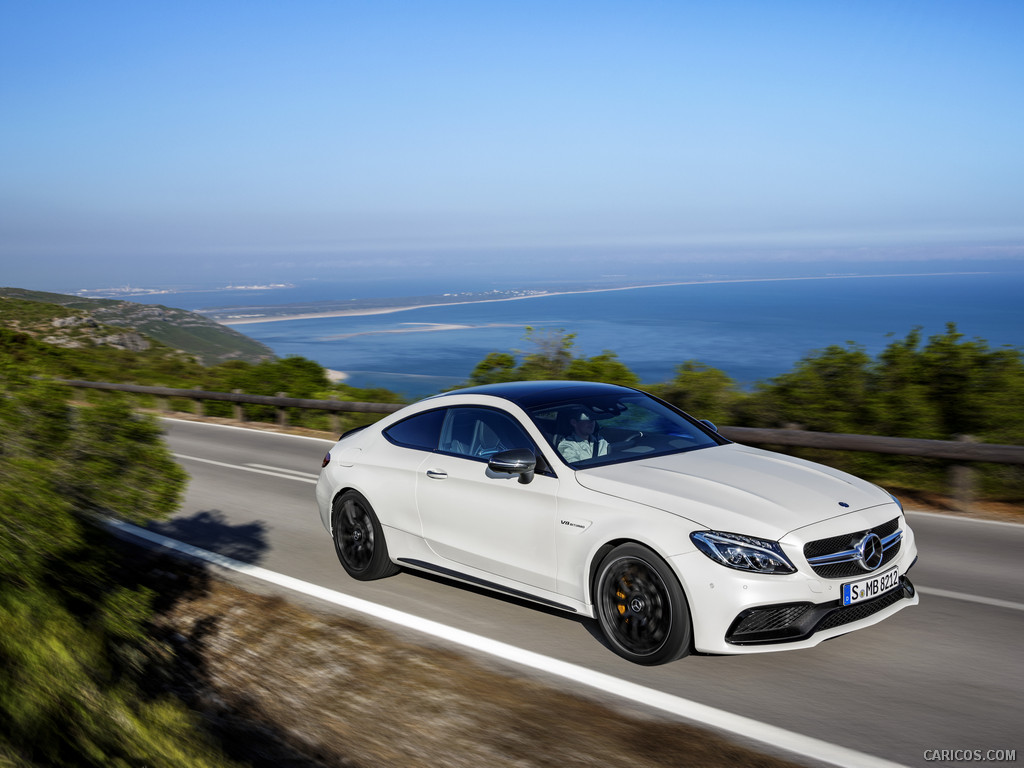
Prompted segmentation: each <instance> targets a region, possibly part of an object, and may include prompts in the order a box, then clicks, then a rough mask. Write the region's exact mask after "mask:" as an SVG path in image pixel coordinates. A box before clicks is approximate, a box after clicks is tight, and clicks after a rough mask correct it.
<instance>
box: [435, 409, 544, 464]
mask: <svg viewBox="0 0 1024 768" xmlns="http://www.w3.org/2000/svg"><path fill="white" fill-rule="evenodd" d="M512 448H526V449H528V450H531V451H532V450H535V449H534V445H533V441H532V440H531V439H530V437H529V435H527V434H526V431H525V430H524V429H523V428H522V427H521V426H520V425H519V423H518V422H516V420H515V419H513V418H512V417H511V416H509V415H507V414H504V413H502V412H501V411H495V410H492V409H490V408H450V409H449V410H448V418H447V419H446V420H445V423H444V429H443V430H442V431H441V444H440V450H441V451H443V452H445V453H451V454H455V455H456V456H464V457H465V458H469V459H489V458H490V457H491V456H493V455H494V454H496V453H500V452H501V451H507V450H510V449H512Z"/></svg>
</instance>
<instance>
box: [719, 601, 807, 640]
mask: <svg viewBox="0 0 1024 768" xmlns="http://www.w3.org/2000/svg"><path fill="white" fill-rule="evenodd" d="M809 610H811V604H810V603H797V604H795V605H784V606H779V607H772V608H764V609H761V608H755V609H753V610H751V611H749V612H747V615H746V616H745V617H743V618H742V619H740V621H739V623H738V624H737V625H736V628H735V629H734V630H733V631H732V634H733V635H753V634H758V633H761V632H777V631H779V630H780V629H786V628H788V627H789V626H790V625H792V624H794V623H795V622H796V621H797V620H798V619H799V618H800V617H801V616H803V615H804V614H805V613H807V612H808V611H809Z"/></svg>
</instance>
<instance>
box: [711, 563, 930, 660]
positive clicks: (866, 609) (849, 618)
mask: <svg viewBox="0 0 1024 768" xmlns="http://www.w3.org/2000/svg"><path fill="white" fill-rule="evenodd" d="M913 595H914V587H913V585H912V584H911V583H910V580H909V579H907V578H906V577H903V578H901V579H900V586H899V587H897V588H896V589H893V590H891V591H889V592H886V593H885V594H884V595H879V596H878V597H876V598H874V599H872V600H866V601H864V602H862V603H855V604H854V605H848V606H844V605H842V603H841V602H840V601H838V600H836V601H833V602H830V603H821V604H818V605H815V604H812V603H782V604H779V605H765V606H762V607H760V608H748V609H747V610H745V611H742V612H741V613H740V614H739V615H738V616H737V617H736V618H735V619H734V620H733V622H732V625H731V626H730V627H729V631H728V632H726V633H725V640H726V642H728V643H731V644H732V645H767V644H770V643H786V642H795V641H798V640H806V639H807V638H808V637H810V636H811V635H813V634H814V633H815V632H821V631H823V630H826V629H835V628H836V627H841V626H843V625H844V624H852V623H853V622H855V621H860V620H861V619H866V618H868V617H869V616H873V615H874V614H876V613H878V612H879V611H881V610H884V609H886V608H888V607H889V606H891V605H895V604H896V603H898V602H899V601H900V600H903V599H905V598H909V597H913Z"/></svg>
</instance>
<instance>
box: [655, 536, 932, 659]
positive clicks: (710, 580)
mask: <svg viewBox="0 0 1024 768" xmlns="http://www.w3.org/2000/svg"><path fill="white" fill-rule="evenodd" d="M904 544H905V546H904V547H903V548H902V551H901V552H900V553H899V556H898V557H896V558H895V559H894V560H893V561H892V562H891V563H889V564H888V565H889V566H892V565H895V566H898V567H899V575H900V583H899V586H898V587H896V588H895V589H893V590H891V591H889V592H886V593H884V594H882V595H880V596H879V597H876V598H873V599H871V600H864V601H863V602H858V603H855V604H854V605H850V606H843V605H842V600H841V596H840V595H841V588H842V583H843V580H842V579H821V578H819V577H818V576H817V575H816V574H813V573H806V572H804V571H802V570H801V571H798V572H797V573H794V574H790V575H786V576H773V575H762V574H748V573H743V572H740V571H733V570H731V569H728V568H724V567H722V566H721V565H719V564H717V563H715V562H713V561H712V560H710V559H709V558H707V557H705V556H704V555H703V554H701V553H699V552H693V553H690V554H686V555H680V556H679V557H676V558H671V560H673V563H672V565H673V567H674V568H675V569H676V573H678V574H681V575H684V577H683V579H682V582H683V590H684V591H685V593H686V598H687V600H688V601H689V603H690V613H691V618H692V620H693V640H694V648H695V649H696V650H697V651H699V652H703V653H714V654H745V653H763V652H765V651H783V650H790V649H796V648H810V647H813V646H815V645H818V644H819V643H821V642H823V641H825V640H828V639H829V638H833V637H838V636H839V635H844V634H846V633H848V632H853V631H855V630H858V629H863V628H865V627H869V626H871V625H873V624H877V623H878V622H880V621H883V620H884V619H886V618H888V617H889V616H892V615H893V614H895V613H898V612H899V611H901V610H903V609H904V608H908V607H910V606H912V605H917V603H918V601H919V598H918V595H917V591H916V590H915V589H914V586H913V584H912V583H911V582H910V580H909V579H908V578H907V572H908V571H909V570H910V568H911V566H912V565H913V564H914V563H915V562H916V560H917V548H916V546H914V542H913V539H912V538H911V539H910V540H909V541H905V542H904ZM847 581H848V580H847Z"/></svg>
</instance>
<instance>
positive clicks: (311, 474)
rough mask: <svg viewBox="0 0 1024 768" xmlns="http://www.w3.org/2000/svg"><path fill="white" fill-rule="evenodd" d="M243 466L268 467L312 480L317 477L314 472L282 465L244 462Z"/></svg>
mask: <svg viewBox="0 0 1024 768" xmlns="http://www.w3.org/2000/svg"><path fill="white" fill-rule="evenodd" d="M245 466H247V467H252V468H253V469H269V470H272V471H274V472H284V473H286V474H288V475H295V476H297V477H301V478H303V479H306V480H308V479H309V478H313V480H316V479H317V477H318V475H317V474H316V473H315V472H303V471H301V470H298V469H285V468H284V467H271V466H268V465H267V464H246V465H245Z"/></svg>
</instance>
